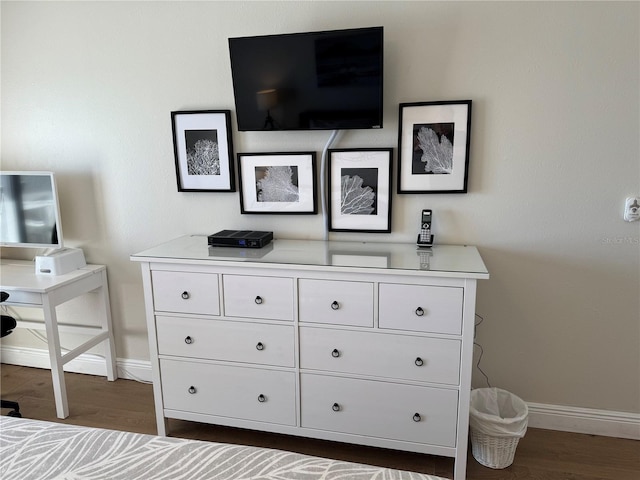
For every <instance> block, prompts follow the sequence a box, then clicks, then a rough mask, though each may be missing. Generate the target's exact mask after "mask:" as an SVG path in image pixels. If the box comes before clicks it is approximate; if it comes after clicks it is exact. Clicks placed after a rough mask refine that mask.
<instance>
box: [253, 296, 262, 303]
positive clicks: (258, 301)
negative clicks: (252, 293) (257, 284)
mask: <svg viewBox="0 0 640 480" xmlns="http://www.w3.org/2000/svg"><path fill="white" fill-rule="evenodd" d="M254 301H255V302H256V304H257V305H260V304H261V303H262V302H263V301H264V300H262V297H261V296H260V295H258V296H257V297H256V299H255V300H254Z"/></svg>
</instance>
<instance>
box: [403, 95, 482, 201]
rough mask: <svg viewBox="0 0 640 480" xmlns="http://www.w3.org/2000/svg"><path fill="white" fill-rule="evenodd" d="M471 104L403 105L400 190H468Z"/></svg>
mask: <svg viewBox="0 0 640 480" xmlns="http://www.w3.org/2000/svg"><path fill="white" fill-rule="evenodd" d="M471 103H472V101H471V100H458V101H438V102H414V103H401V104H400V106H399V110H400V111H399V128H398V179H397V182H398V193H467V183H468V177H469V147H470V144H471Z"/></svg>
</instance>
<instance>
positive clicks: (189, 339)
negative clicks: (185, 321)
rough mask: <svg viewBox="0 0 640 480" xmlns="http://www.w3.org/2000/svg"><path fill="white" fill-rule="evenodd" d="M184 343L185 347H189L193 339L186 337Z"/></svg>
mask: <svg viewBox="0 0 640 480" xmlns="http://www.w3.org/2000/svg"><path fill="white" fill-rule="evenodd" d="M184 343H186V344H187V345H191V344H192V343H193V338H191V337H189V336H186V337H185V339H184Z"/></svg>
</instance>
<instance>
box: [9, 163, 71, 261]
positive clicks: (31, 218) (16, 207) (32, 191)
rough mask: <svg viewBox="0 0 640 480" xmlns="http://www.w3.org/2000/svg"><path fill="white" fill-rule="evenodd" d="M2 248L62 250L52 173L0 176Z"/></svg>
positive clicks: (58, 209) (56, 196)
mask: <svg viewBox="0 0 640 480" xmlns="http://www.w3.org/2000/svg"><path fill="white" fill-rule="evenodd" d="M0 246H3V247H31V248H62V247H63V244H62V227H61V223H60V208H59V206H58V192H57V190H56V182H55V178H54V175H53V173H51V172H0Z"/></svg>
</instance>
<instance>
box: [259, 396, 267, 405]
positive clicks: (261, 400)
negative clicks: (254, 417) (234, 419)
mask: <svg viewBox="0 0 640 480" xmlns="http://www.w3.org/2000/svg"><path fill="white" fill-rule="evenodd" d="M258 401H259V402H260V403H264V402H266V401H267V397H265V396H264V395H262V394H260V395H258Z"/></svg>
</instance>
